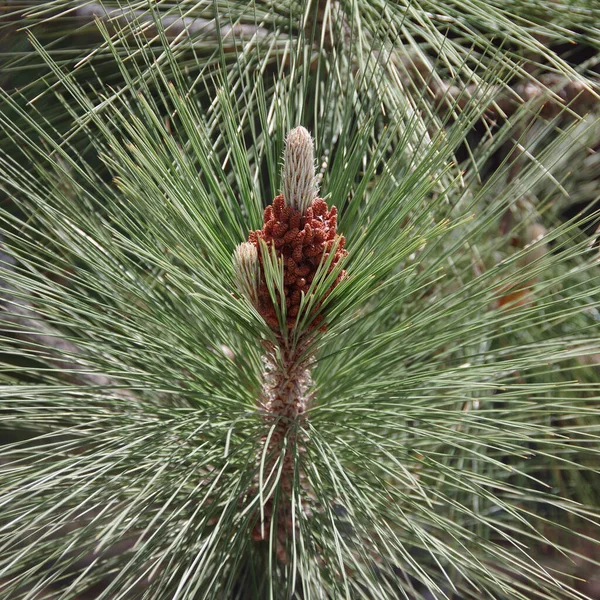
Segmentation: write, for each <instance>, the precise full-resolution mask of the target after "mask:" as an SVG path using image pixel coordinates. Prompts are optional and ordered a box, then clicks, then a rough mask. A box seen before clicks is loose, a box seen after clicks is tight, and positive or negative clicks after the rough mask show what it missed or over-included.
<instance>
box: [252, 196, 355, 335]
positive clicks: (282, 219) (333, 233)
mask: <svg viewBox="0 0 600 600" xmlns="http://www.w3.org/2000/svg"><path fill="white" fill-rule="evenodd" d="M261 239H262V240H264V242H265V243H266V245H267V247H269V248H271V247H275V251H276V254H277V256H278V257H283V264H284V281H283V283H284V294H285V304H286V308H287V327H288V328H290V329H291V328H292V327H294V325H295V323H296V317H297V315H298V311H299V309H300V300H301V298H302V293H304V294H308V290H309V287H310V284H311V283H312V281H313V279H314V277H315V274H316V272H317V269H318V268H319V264H320V263H321V262H322V261H323V262H324V261H327V260H328V259H329V255H330V253H331V252H334V253H335V254H334V256H333V258H332V260H331V264H330V265H329V268H328V273H330V272H331V271H332V270H333V269H334V268H335V266H336V264H337V263H338V262H339V261H340V260H341V259H342V258H344V257H345V256H346V255H347V254H348V252H347V251H346V250H344V243H345V238H344V236H340V235H338V234H337V208H336V207H335V206H332V207H331V209H329V207H328V206H327V203H326V202H325V200H323V198H315V199H314V200H313V201H312V204H311V205H310V206H309V207H308V208H307V210H306V213H305V214H304V215H303V214H301V213H300V211H298V210H295V209H294V208H293V207H291V206H286V204H285V201H284V197H283V195H282V194H280V195H279V196H277V197H276V198H275V199H274V200H273V204H272V205H270V206H267V208H266V209H265V212H264V215H263V227H262V229H259V230H257V231H251V232H250V235H249V237H248V241H249V242H250V243H252V244H254V245H255V246H256V249H257V251H258V257H259V261H260V263H261V265H262V254H261V252H260V248H259V240H261ZM260 271H261V281H260V284H259V288H258V307H257V309H258V312H259V313H260V314H261V316H262V317H263V318H264V320H265V321H266V322H267V323H268V325H269V326H270V327H271V329H273V330H274V331H277V332H278V331H279V330H280V326H279V321H278V320H277V312H276V311H275V306H274V305H273V301H272V300H271V296H270V294H269V289H268V288H267V284H266V282H265V276H264V270H263V269H262V268H261V269H260ZM345 275H346V271H344V270H342V271H340V273H339V274H338V276H337V278H336V280H335V282H334V283H333V284H332V286H331V287H330V289H329V290H328V291H327V293H326V294H325V295H324V297H323V298H322V299H321V300H320V301H319V302H318V303H317V305H316V306H315V309H314V310H315V311H317V310H318V309H319V307H320V306H321V304H322V302H323V300H324V299H325V297H326V296H327V295H328V294H329V293H330V292H331V291H332V290H333V288H334V287H335V286H336V285H337V284H338V283H339V282H340V281H341V280H342V279H343V278H344V276H345ZM316 327H320V328H321V329H322V330H324V329H325V328H326V324H325V323H323V316H322V315H317V316H316V317H315V318H314V319H313V321H312V323H311V324H310V326H309V328H310V329H315V328H316Z"/></svg>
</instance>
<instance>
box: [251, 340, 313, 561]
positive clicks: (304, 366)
mask: <svg viewBox="0 0 600 600" xmlns="http://www.w3.org/2000/svg"><path fill="white" fill-rule="evenodd" d="M307 345H308V341H306V342H304V343H300V344H298V345H296V347H295V348H290V347H288V346H286V345H285V344H284V343H282V344H281V345H280V346H276V345H274V344H271V343H269V344H267V345H266V350H267V352H266V355H265V367H266V369H265V373H264V381H263V387H262V390H261V395H260V397H259V400H258V404H259V408H260V410H261V412H262V413H263V417H264V421H265V425H266V427H267V433H266V434H265V435H264V436H263V452H262V453H261V456H260V460H262V456H265V457H266V458H265V465H264V468H263V473H264V474H265V479H267V481H268V480H269V479H270V480H272V478H273V477H274V475H275V473H277V472H278V471H279V470H280V475H279V480H278V482H277V488H278V499H277V502H275V500H274V497H273V496H274V493H271V494H270V496H269V497H268V498H267V499H266V502H264V509H263V510H264V521H262V522H261V520H260V519H259V522H258V523H257V524H256V526H255V528H254V531H253V532H252V537H253V538H254V539H255V540H257V541H258V540H264V539H268V537H269V535H270V532H271V524H272V523H273V522H274V521H275V522H276V527H277V532H276V542H277V557H278V559H279V560H280V561H281V562H283V563H285V562H286V561H287V556H286V550H285V546H286V541H287V539H288V537H289V535H290V534H291V531H292V527H293V526H292V518H291V508H290V501H289V500H290V498H291V496H292V493H293V489H294V478H295V460H294V458H295V456H297V454H298V452H301V451H302V439H301V438H300V437H299V435H298V434H299V431H300V428H299V425H300V423H301V420H302V419H304V418H305V412H306V409H307V408H308V404H309V402H310V395H309V389H310V387H311V384H312V380H311V376H310V368H309V366H308V365H309V360H310V358H309V357H308V356H307V355H306V347H307ZM262 484H263V485H264V488H265V489H266V490H271V488H272V485H271V483H270V482H267V483H266V484H265V482H263V483H262Z"/></svg>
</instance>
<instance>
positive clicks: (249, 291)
mask: <svg viewBox="0 0 600 600" xmlns="http://www.w3.org/2000/svg"><path fill="white" fill-rule="evenodd" d="M282 189H283V193H282V194H280V195H279V196H277V197H276V198H275V199H274V200H273V203H272V204H271V205H269V206H267V208H266V209H265V211H264V214H263V226H262V228H261V229H259V230H257V231H251V232H250V234H249V236H248V242H246V243H244V244H241V245H240V246H238V248H237V249H236V251H235V253H234V272H235V277H236V285H237V287H238V289H239V290H240V292H241V293H242V294H243V295H244V296H245V297H246V298H247V299H248V300H249V301H250V302H251V303H252V304H253V305H254V306H255V308H256V309H257V311H258V312H259V313H260V315H261V316H262V317H263V318H264V320H265V322H266V323H267V324H268V325H269V327H270V328H271V329H272V330H273V332H274V333H275V334H276V336H275V337H276V340H277V342H276V343H273V342H264V343H263V345H264V347H265V351H266V352H265V356H264V363H265V372H264V375H263V382H262V389H261V392H260V394H259V398H258V406H259V410H260V411H261V413H262V415H263V418H264V422H265V426H266V430H267V431H268V433H266V434H265V435H264V437H263V445H262V452H261V456H260V457H259V461H260V460H264V461H265V464H264V465H263V468H262V472H263V473H264V474H265V478H268V477H269V476H270V477H273V476H274V475H273V474H274V473H277V472H278V471H279V479H278V484H277V488H278V493H277V497H278V500H277V502H275V500H274V497H275V494H274V493H273V492H272V493H271V496H269V497H268V498H266V499H265V500H264V501H263V506H262V510H261V515H262V518H258V519H257V523H256V525H255V527H254V530H253V532H252V537H253V539H254V540H256V541H260V540H265V539H269V536H270V535H271V534H274V538H275V548H276V553H277V557H278V559H279V560H280V561H281V562H284V563H285V562H286V561H287V552H286V542H287V540H288V539H289V537H290V536H291V535H292V533H293V525H292V523H293V519H292V512H291V511H292V509H291V503H290V498H291V496H292V494H293V489H294V477H295V460H294V457H295V456H297V455H298V454H299V453H302V451H303V440H302V437H301V436H300V435H299V431H300V427H299V425H300V424H301V420H302V419H304V418H306V416H305V411H306V409H307V407H308V404H309V400H310V387H311V385H312V379H311V374H310V368H309V364H310V362H311V360H310V357H309V356H307V347H308V346H309V344H310V342H311V340H312V337H313V335H314V332H315V329H317V328H320V329H321V330H325V328H326V319H325V317H324V315H323V314H322V312H321V308H322V303H323V301H324V300H325V298H326V297H327V296H328V295H329V294H330V293H331V291H332V290H333V288H334V287H335V286H336V285H338V284H339V282H340V281H341V280H342V279H343V278H344V277H345V275H346V272H345V271H344V270H341V269H339V267H340V266H341V265H340V264H339V263H340V261H342V260H343V259H344V258H345V257H346V256H347V254H348V253H347V251H346V250H345V249H344V244H345V239H344V237H343V236H341V235H338V233H337V209H336V207H335V206H332V207H331V208H329V207H328V206H327V203H326V202H325V200H323V199H322V198H318V197H317V185H316V178H315V167H314V148H313V141H312V138H311V136H310V134H309V133H308V131H307V130H306V129H304V128H303V127H297V128H296V129H293V130H292V131H290V132H289V134H288V136H287V138H286V146H285V152H284V164H283V172H282ZM261 246H262V249H261ZM250 248H252V250H254V252H252V250H250ZM264 248H266V249H267V250H268V252H270V253H273V254H274V256H275V258H276V259H277V260H278V261H280V262H281V264H282V266H283V287H282V288H281V287H280V288H279V289H278V290H277V291H276V293H275V295H276V298H275V300H276V302H277V303H278V304H279V305H280V306H281V305H282V304H283V302H285V309H286V310H285V315H286V316H285V323H281V322H280V319H279V318H278V310H277V308H278V307H277V306H276V305H275V303H274V301H273V296H272V291H270V289H269V285H268V282H267V277H268V275H267V273H266V271H267V270H266V269H265V268H264V260H265V257H264V256H263V252H262V251H261V250H264ZM255 266H257V267H258V268H257V269H255ZM336 268H337V269H339V273H338V275H337V276H336V278H335V280H334V281H333V283H332V284H331V285H330V286H329V287H328V288H327V289H326V290H325V291H323V289H322V288H321V289H320V290H319V289H318V286H312V289H311V284H312V283H313V281H314V279H315V277H317V276H318V274H319V270H320V269H326V271H327V274H329V273H331V272H332V271H333V270H334V269H336ZM252 277H256V280H255V281H250V279H252ZM272 289H274V288H273V286H271V290H272ZM315 289H317V290H318V291H317V292H315ZM282 292H283V296H284V298H281V293H282ZM315 293H318V294H319V296H318V297H315V298H314V303H313V304H312V307H311V309H310V310H311V313H310V315H309V318H308V319H307V324H306V327H305V328H303V330H302V331H299V332H298V336H297V338H296V340H295V342H294V343H292V342H291V339H290V337H289V336H288V335H287V332H288V331H291V330H293V329H294V327H295V326H296V325H297V322H298V319H299V318H300V317H301V316H302V315H301V314H300V309H301V305H302V300H303V298H306V297H307V296H309V295H310V294H315ZM282 325H283V327H282ZM262 457H265V458H264V459H263V458H262ZM299 479H300V481H299V482H298V483H299V485H300V488H301V490H302V491H303V493H304V494H305V495H306V496H307V497H308V495H309V490H308V489H307V486H306V484H305V483H304V478H303V474H302V472H301V471H300V472H299ZM258 485H260V484H259V482H257V487H256V488H255V489H254V491H253V493H254V494H258V493H259V492H258ZM262 485H263V489H266V488H269V486H270V485H271V483H269V484H268V485H265V484H264V482H263V483H262ZM307 505H308V502H303V506H307ZM303 510H304V515H305V516H306V514H307V510H308V509H306V508H305V509H303ZM274 523H276V528H277V530H276V531H272V526H273V524H274Z"/></svg>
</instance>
